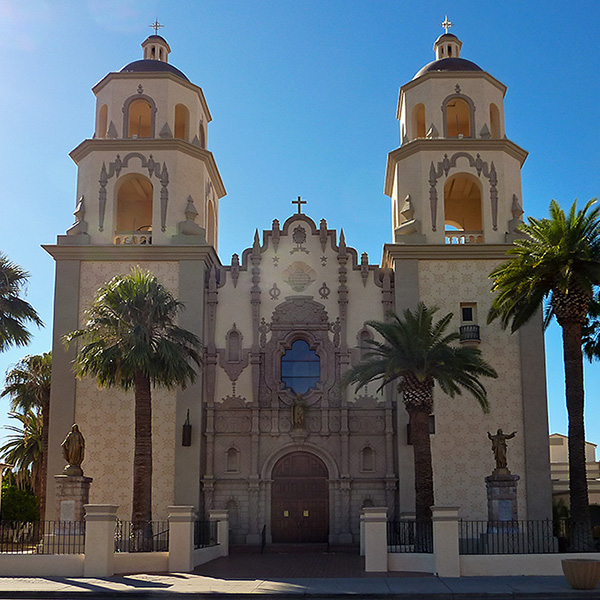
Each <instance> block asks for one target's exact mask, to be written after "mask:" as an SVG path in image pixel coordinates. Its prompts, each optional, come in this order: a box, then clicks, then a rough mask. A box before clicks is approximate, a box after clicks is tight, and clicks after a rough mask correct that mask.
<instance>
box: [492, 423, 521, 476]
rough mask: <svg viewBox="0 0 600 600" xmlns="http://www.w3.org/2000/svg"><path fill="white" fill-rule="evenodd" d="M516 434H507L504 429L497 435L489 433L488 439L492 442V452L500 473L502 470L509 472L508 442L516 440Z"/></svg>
mask: <svg viewBox="0 0 600 600" xmlns="http://www.w3.org/2000/svg"><path fill="white" fill-rule="evenodd" d="M516 434H517V432H516V431H513V432H512V433H510V434H505V433H503V432H502V429H498V431H497V433H496V434H495V435H492V434H491V433H490V432H489V431H488V438H489V439H490V440H491V441H492V452H493V453H494V458H495V459H496V469H495V470H496V471H499V470H500V469H502V470H506V471H508V468H507V467H506V440H510V439H512V438H514V437H515V435H516Z"/></svg>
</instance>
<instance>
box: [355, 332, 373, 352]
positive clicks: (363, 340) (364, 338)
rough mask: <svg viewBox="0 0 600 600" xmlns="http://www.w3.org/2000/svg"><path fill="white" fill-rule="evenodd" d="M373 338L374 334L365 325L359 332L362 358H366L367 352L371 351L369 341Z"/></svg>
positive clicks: (359, 346)
mask: <svg viewBox="0 0 600 600" xmlns="http://www.w3.org/2000/svg"><path fill="white" fill-rule="evenodd" d="M372 339H373V334H372V333H371V332H370V331H369V330H368V329H367V328H366V327H364V328H363V329H361V330H360V331H359V332H358V340H357V341H358V348H359V350H360V360H362V359H363V358H365V355H366V353H367V352H368V351H369V349H370V348H371V346H370V345H369V343H368V342H369V341H370V340H372Z"/></svg>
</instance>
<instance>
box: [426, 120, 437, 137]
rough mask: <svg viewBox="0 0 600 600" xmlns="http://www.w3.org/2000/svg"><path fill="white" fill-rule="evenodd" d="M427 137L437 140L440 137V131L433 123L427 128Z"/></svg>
mask: <svg viewBox="0 0 600 600" xmlns="http://www.w3.org/2000/svg"><path fill="white" fill-rule="evenodd" d="M425 137H426V138H427V139H428V140H436V139H437V138H439V137H440V132H439V131H438V130H437V127H436V126H435V125H434V124H433V123H432V124H431V125H430V126H429V129H428V130H427V133H426V134H425Z"/></svg>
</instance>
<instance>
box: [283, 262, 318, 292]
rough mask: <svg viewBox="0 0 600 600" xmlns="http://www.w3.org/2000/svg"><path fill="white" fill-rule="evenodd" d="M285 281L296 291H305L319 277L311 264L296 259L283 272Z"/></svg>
mask: <svg viewBox="0 0 600 600" xmlns="http://www.w3.org/2000/svg"><path fill="white" fill-rule="evenodd" d="M281 274H282V276H283V281H285V283H287V284H288V285H289V286H290V287H291V288H292V289H293V290H294V291H295V292H303V291H304V290H305V289H306V288H307V287H308V286H309V285H310V284H311V283H313V282H314V281H315V279H316V277H317V274H316V272H315V271H314V270H313V269H312V268H311V266H310V265H308V264H306V263H305V262H302V261H299V260H297V261H294V262H293V263H292V264H291V265H290V266H289V267H287V268H286V269H285V270H284V271H283V272H282V273H281Z"/></svg>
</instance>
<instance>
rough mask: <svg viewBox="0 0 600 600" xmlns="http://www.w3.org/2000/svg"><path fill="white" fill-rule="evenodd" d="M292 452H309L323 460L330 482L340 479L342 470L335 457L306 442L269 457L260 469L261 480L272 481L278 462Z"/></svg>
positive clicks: (284, 448) (284, 447) (275, 451)
mask: <svg viewBox="0 0 600 600" xmlns="http://www.w3.org/2000/svg"><path fill="white" fill-rule="evenodd" d="M292 452H308V453H309V454H314V455H315V456H316V457H317V458H318V459H320V460H322V461H323V463H324V464H325V466H326V467H327V471H328V473H329V480H330V481H331V480H338V479H339V478H340V470H339V468H338V465H337V463H336V461H335V459H334V458H333V455H332V454H331V453H330V452H329V451H328V450H326V449H325V448H322V447H320V446H316V445H315V444H311V443H309V442H304V443H302V444H289V445H287V446H283V447H282V448H277V449H276V450H274V451H273V452H271V454H269V455H268V456H267V458H266V459H265V461H264V462H263V464H262V467H261V469H260V479H261V480H262V481H270V480H271V479H272V473H273V468H274V467H275V465H276V464H277V462H278V461H279V460H280V459H281V458H283V457H284V456H286V455H287V454H291V453H292Z"/></svg>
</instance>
